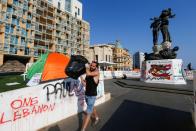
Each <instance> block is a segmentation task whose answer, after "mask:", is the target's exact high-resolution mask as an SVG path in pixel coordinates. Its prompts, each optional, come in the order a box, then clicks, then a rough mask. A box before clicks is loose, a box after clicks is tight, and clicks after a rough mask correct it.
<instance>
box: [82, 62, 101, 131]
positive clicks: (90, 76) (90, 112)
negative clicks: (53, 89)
mask: <svg viewBox="0 0 196 131" xmlns="http://www.w3.org/2000/svg"><path fill="white" fill-rule="evenodd" d="M85 66H86V78H85V80H84V79H83V78H82V77H80V78H81V82H82V84H83V85H84V86H85V87H86V91H85V100H86V104H87V110H86V113H85V117H84V119H83V124H82V129H81V131H85V130H86V128H87V126H88V123H89V121H90V118H91V117H92V118H93V119H94V123H93V125H96V124H97V123H98V122H99V117H98V114H97V111H96V109H95V107H94V104H95V100H96V96H97V86H98V83H99V70H98V63H97V62H96V61H92V63H91V64H90V67H89V65H88V64H86V65H85Z"/></svg>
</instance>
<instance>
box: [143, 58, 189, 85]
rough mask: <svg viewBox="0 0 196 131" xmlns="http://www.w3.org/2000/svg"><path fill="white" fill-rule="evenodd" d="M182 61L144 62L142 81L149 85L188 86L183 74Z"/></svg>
mask: <svg viewBox="0 0 196 131" xmlns="http://www.w3.org/2000/svg"><path fill="white" fill-rule="evenodd" d="M182 72H183V71H182V60H181V59H164V60H148V61H144V62H143V64H142V70H141V81H144V82H147V83H163V84H186V81H185V79H184V77H183V74H182Z"/></svg>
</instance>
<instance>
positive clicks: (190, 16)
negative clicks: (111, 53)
mask: <svg viewBox="0 0 196 131" xmlns="http://www.w3.org/2000/svg"><path fill="white" fill-rule="evenodd" d="M82 3H83V18H84V20H86V21H88V22H89V23H90V26H91V31H90V35H91V36H90V38H91V40H90V44H91V45H93V44H96V43H108V42H113V41H115V40H116V39H119V40H120V41H121V43H122V46H123V47H125V48H127V49H129V50H130V52H131V53H132V54H133V53H135V52H136V51H142V52H148V53H151V52H152V45H153V42H152V33H151V30H150V24H151V21H150V20H149V19H150V18H151V17H154V16H159V15H160V13H161V11H162V10H163V9H166V8H172V11H173V13H175V14H176V17H175V18H173V19H170V25H169V31H170V35H171V38H172V41H173V43H172V46H179V47H180V50H179V51H178V57H177V58H179V59H183V61H184V66H186V65H187V64H188V63H189V62H191V63H192V66H193V67H194V68H196V58H195V57H196V0H82ZM159 38H160V40H159V41H160V42H161V41H162V35H161V33H160V34H159Z"/></svg>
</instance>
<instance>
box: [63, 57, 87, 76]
mask: <svg viewBox="0 0 196 131" xmlns="http://www.w3.org/2000/svg"><path fill="white" fill-rule="evenodd" d="M86 63H88V60H87V59H86V58H85V57H83V56H81V55H72V56H71V59H70V61H69V64H68V66H67V68H66V69H65V73H66V74H67V75H68V76H69V77H71V78H73V79H78V77H80V76H81V75H82V74H84V73H86V68H85V64H86Z"/></svg>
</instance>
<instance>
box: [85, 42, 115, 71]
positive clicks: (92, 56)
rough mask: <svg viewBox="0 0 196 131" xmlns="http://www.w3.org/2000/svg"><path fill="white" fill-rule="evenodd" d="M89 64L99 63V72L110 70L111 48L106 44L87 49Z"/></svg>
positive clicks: (111, 60) (111, 61)
mask: <svg viewBox="0 0 196 131" xmlns="http://www.w3.org/2000/svg"><path fill="white" fill-rule="evenodd" d="M88 60H89V62H91V61H93V60H95V61H97V62H98V63H100V67H101V70H108V69H112V65H113V64H114V63H113V46H112V45H108V44H97V45H94V46H91V47H90V48H89V59H88Z"/></svg>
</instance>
